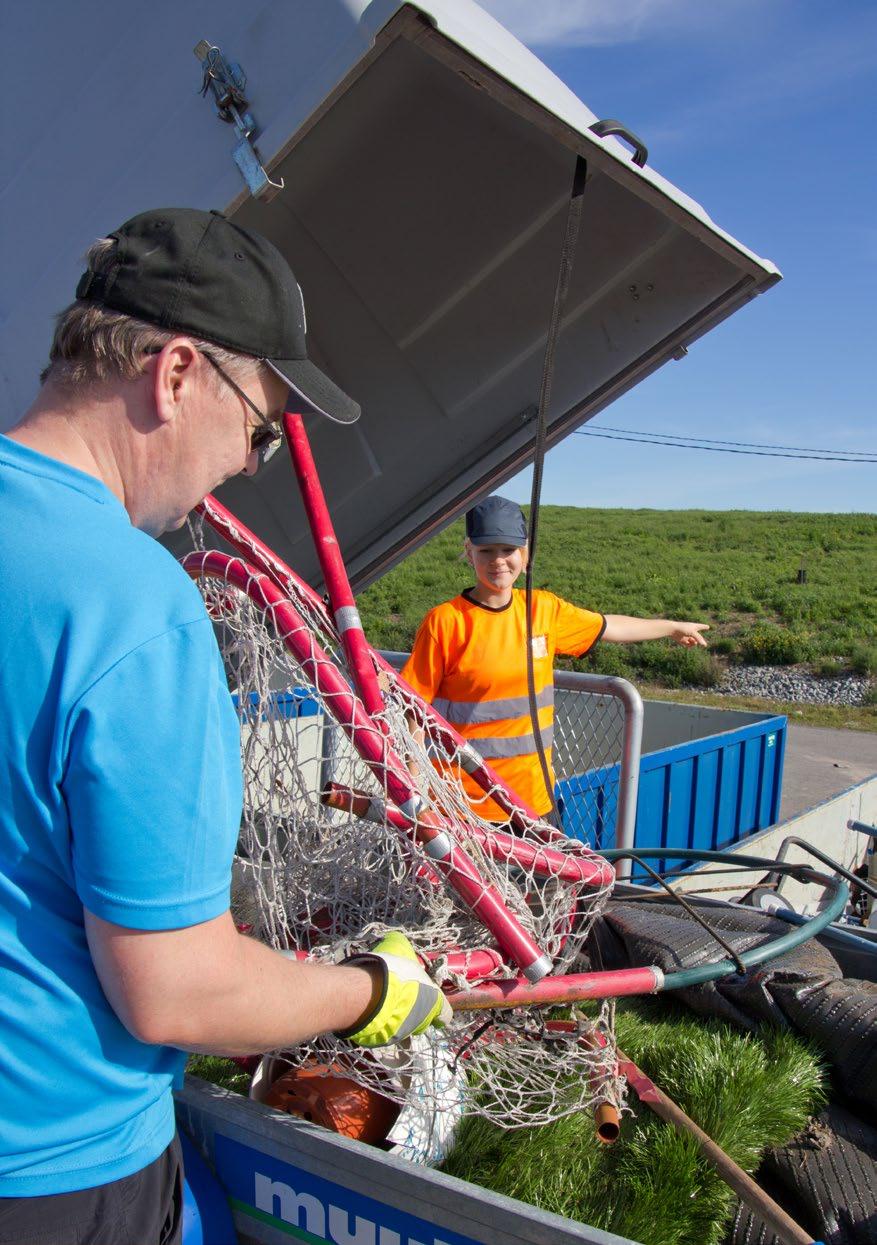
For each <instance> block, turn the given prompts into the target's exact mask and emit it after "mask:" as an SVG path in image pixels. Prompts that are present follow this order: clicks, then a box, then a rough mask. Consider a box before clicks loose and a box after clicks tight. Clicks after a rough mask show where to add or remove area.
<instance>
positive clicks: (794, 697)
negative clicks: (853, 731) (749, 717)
mask: <svg viewBox="0 0 877 1245" xmlns="http://www.w3.org/2000/svg"><path fill="white" fill-rule="evenodd" d="M869 687H870V679H867V678H865V677H863V676H861V675H857V674H843V675H838V676H837V677H835V678H829V679H819V678H817V677H816V675H814V674H810V672H809V671H807V670H801V669H799V668H798V667H796V666H729V667H728V669H727V670H726V671H725V675H724V678H723V679H722V682H721V683H720V684H719V686H718V687H714V688H711V689H710V690H711V691H714V692H718V693H720V694H724V695H726V696H768V697H770V698H771V699H772V700H788V701H797V702H798V703H803V704H809V705H861V704H862V703H863V701H864V698H865V693H866V691H867V690H868V688H869Z"/></svg>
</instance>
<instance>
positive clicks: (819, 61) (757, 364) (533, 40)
mask: <svg viewBox="0 0 877 1245" xmlns="http://www.w3.org/2000/svg"><path fill="white" fill-rule="evenodd" d="M480 2H481V4H482V7H483V8H485V9H487V10H488V11H489V12H491V13H492V14H493V15H494V16H495V17H496V18H497V19H498V20H499V21H501V22H502V23H503V25H505V26H506V27H507V28H508V29H510V30H511V31H512V32H513V33H514V34H516V35H517V37H518V38H520V39H521V40H522V41H523V42H524V43H526V44H527V45H528V46H529V47H530V48H532V49H533V51H534V52H535V53H536V54H537V55H538V56H539V57H540V59H541V60H543V61H545V63H546V64H547V65H548V66H549V67H550V68H551V69H552V70H553V71H554V72H555V73H556V74H557V75H558V77H560V78H562V79H563V80H564V81H565V82H566V83H567V84H568V85H569V86H570V87H571V88H572V89H573V90H574V91H575V93H576V94H577V95H578V96H579V97H580V98H581V99H582V100H583V101H584V102H585V104H587V105H588V107H589V108H590V109H591V110H592V111H593V112H595V113H596V114H597V115H598V116H600V117H617V118H618V119H620V120H622V121H623V122H624V123H625V124H626V125H628V126H629V127H630V128H631V129H632V130H633V131H634V132H635V133H637V134H639V135H640V136H641V137H642V139H643V141H644V142H645V143H646V144H647V146H648V148H649V163H650V165H652V166H653V167H654V168H656V169H657V170H658V171H659V172H661V173H662V174H663V175H664V176H665V177H668V178H669V179H670V180H671V181H672V182H674V183H675V184H676V185H677V186H679V187H680V188H681V189H682V190H684V191H685V192H686V193H687V194H689V195H691V196H692V197H693V198H694V199H696V200H698V201H699V202H700V203H701V204H702V205H703V206H704V208H705V209H706V211H707V212H708V213H709V214H710V215H711V216H712V218H713V220H715V221H716V223H717V224H719V225H721V226H722V227H723V228H724V229H726V230H727V231H728V232H729V233H731V234H732V235H733V236H734V237H736V238H738V239H739V240H740V241H741V242H743V243H744V244H745V245H746V246H748V247H749V248H750V249H752V250H753V251H755V252H756V253H757V254H759V255H763V256H765V257H766V258H768V259H771V260H773V262H774V263H775V264H777V266H778V267H779V268H780V270H781V271H782V273H783V277H784V279H783V281H782V282H781V283H780V284H779V285H778V286H775V287H774V288H773V289H772V290H769V291H768V292H767V293H766V294H764V295H762V296H761V297H759V298H758V299H756V300H755V301H754V302H753V303H750V304H749V305H748V306H746V307H744V308H742V309H741V310H740V311H738V312H737V313H735V314H734V315H733V316H732V317H731V318H730V319H729V320H727V321H726V322H725V323H724V324H722V325H720V326H719V327H718V328H716V329H714V330H713V331H712V332H711V333H709V334H708V335H707V336H706V337H704V338H702V339H701V340H700V341H699V342H696V343H695V344H694V346H693V347H692V349H691V352H690V354H689V355H688V357H687V358H686V359H685V360H683V361H682V362H679V363H672V364H669V365H668V366H667V367H665V368H663V369H661V370H660V371H659V372H658V373H656V374H655V375H654V376H652V377H650V378H648V379H647V380H646V381H644V382H643V383H642V384H641V385H640V386H639V387H638V388H637V389H635V390H634V391H633V392H632V393H630V394H627V395H626V396H625V397H623V398H621V399H619V400H618V401H617V402H616V403H614V405H612V406H611V407H609V408H608V409H607V410H606V411H604V412H602V413H601V414H600V415H598V416H597V417H596V418H595V420H594V421H592V423H591V424H590V425H587V426H588V427H592V428H595V429H599V428H600V427H601V426H604V425H609V426H612V427H621V428H630V429H639V430H643V431H653V432H663V433H681V434H689V435H692V436H699V437H709V438H724V439H733V440H739V441H748V442H759V443H770V444H781V445H793V446H805V447H814V448H823V447H825V448H829V449H835V450H841V449H845V450H849V451H851V452H853V453H854V452H855V451H856V450H863V451H867V450H870V451H877V401H875V396H874V393H875V383H877V382H875V375H874V371H875V366H877V314H875V310H877V171H875V170H877V3H875V0H538V2H533V0H480ZM529 488H530V484H529V472H528V473H526V474H525V475H522V476H519V477H517V478H516V480H515V481H513V482H511V483H510V484H508V485H506V486H505V490H504V491H505V492H506V493H508V494H509V495H511V496H514V497H515V498H516V499H517V500H519V501H525V500H527V499H528V497H529ZM542 497H543V501H545V502H548V503H552V502H553V503H558V504H564V505H579V506H628V507H636V506H649V507H658V508H685V507H705V508H719V509H736V508H739V509H757V510H761V509H765V510H768V509H782V510H815V511H867V512H873V511H874V510H875V509H877V506H875V498H877V463H875V464H874V465H870V464H869V465H858V464H853V463H819V462H801V461H795V460H792V459H784V458H761V457H744V456H739V455H735V454H717V453H708V452H702V451H697V450H689V449H670V448H654V447H653V446H646V445H639V444H633V443H627V442H619V441H608V440H606V441H602V440H598V439H597V438H592V437H583V436H572V437H569V438H568V439H567V440H566V441H565V442H564V443H563V446H562V448H558V449H555V450H554V451H553V452H551V453H549V455H548V458H547V460H546V470H545V477H544V482H543V492H542Z"/></svg>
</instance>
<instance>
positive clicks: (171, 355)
mask: <svg viewBox="0 0 877 1245" xmlns="http://www.w3.org/2000/svg"><path fill="white" fill-rule="evenodd" d="M200 364H201V356H200V355H199V353H198V350H197V348H196V347H195V346H194V344H193V343H192V341H191V340H190V339H189V338H188V337H172V338H171V340H170V341H169V342H168V343H167V345H166V346H165V347H164V348H163V349H162V350H161V351H160V352H159V353H158V354H157V355H156V356H155V364H154V367H153V372H152V386H153V392H152V396H153V398H154V400H155V410H156V414H157V415H158V419H159V422H160V423H163V424H168V423H170V422H171V421H172V420H174V419H176V418H177V416H178V415H179V414H180V412H181V410H182V409H183V406H184V405H185V402H186V399H187V397H188V396H189V393H190V392H191V390H192V388H193V386H194V385H195V384H196V383H197V380H198V371H199V367H200Z"/></svg>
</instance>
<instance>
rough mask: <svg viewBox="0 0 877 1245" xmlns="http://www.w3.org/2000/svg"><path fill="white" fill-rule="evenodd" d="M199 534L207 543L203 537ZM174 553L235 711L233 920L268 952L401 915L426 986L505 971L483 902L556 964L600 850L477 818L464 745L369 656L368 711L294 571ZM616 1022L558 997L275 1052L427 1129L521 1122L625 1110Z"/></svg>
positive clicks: (358, 933)
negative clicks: (461, 870)
mask: <svg viewBox="0 0 877 1245" xmlns="http://www.w3.org/2000/svg"><path fill="white" fill-rule="evenodd" d="M243 530H244V532H245V531H246V529H243ZM197 543H198V544H199V545H200V546H201V549H202V550H203V537H202V535H201V534H200V532H199V533H198V535H197ZM235 543H237V544H238V546H239V547H241V544H242V543H245V538H244V537H241V539H240V540H238V541H236V542H235ZM263 553H264V549H263ZM255 561H256V562H257V565H258V564H259V558H258V557H256V558H255ZM184 564H185V565H186V567H187V570H189V573H190V574H192V576H193V578H195V579H196V582H197V583H198V585H199V587H200V589H201V591H202V594H203V596H204V599H205V602H206V605H207V609H208V612H209V614H210V616H211V617H212V619H213V620H214V623H215V625H216V628H217V633H218V636H219V639H220V645H221V648H222V651H223V656H224V659H225V663H226V667H227V670H228V672H229V678H230V682H231V683H232V690H233V691H234V692H235V698H236V704H237V708H238V714H239V717H240V722H241V747H242V757H243V768H244V775H245V804H244V816H243V824H242V829H241V835H240V840H239V845H238V850H237V855H236V858H235V862H234V881H233V904H232V906H233V911H234V914H235V917H236V919H237V921H238V922H239V924H241V925H242V926H246V927H248V928H249V929H250V930H251V932H252V934H253V935H254V936H255V937H257V938H259V939H261V940H263V941H265V942H267V943H269V944H270V945H271V946H273V947H275V948H277V949H280V950H284V951H288V950H295V951H297V952H298V953H300V954H301V953H304V954H306V955H307V956H308V957H309V958H312V959H315V960H323V961H337V960H340V959H342V958H343V957H344V956H346V955H349V954H352V953H354V952H357V951H362V950H365V949H367V948H368V947H369V946H371V945H373V944H374V942H375V941H376V940H377V939H379V938H380V937H381V936H382V934H384V933H385V932H386V931H388V930H390V929H402V930H404V932H405V933H406V934H407V936H408V937H409V938H410V940H411V942H412V943H413V944H414V946H415V948H416V949H417V951H418V952H419V953H420V954H421V956H422V957H423V958H424V960H425V961H426V962H427V963H428V965H429V970H430V971H431V973H432V975H433V976H434V978H435V979H436V980H437V981H438V982H439V983H440V984H442V985H450V986H452V987H453V988H454V989H455V990H457V991H467V990H469V989H470V988H471V986H472V985H473V984H476V983H478V982H480V981H483V980H485V979H489V980H491V981H497V980H504V979H512V978H517V979H520V972H521V969H520V967H518V966H517V965H516V964H515V963H513V962H511V961H510V959H509V958H508V956H507V954H506V953H505V952H504V951H503V950H502V948H501V947H500V945H498V942H497V940H496V938H494V937H493V936H492V935H491V934H490V933H489V932H488V931H487V929H486V928H485V925H484V924H483V923H482V920H481V919H480V918H479V915H476V913H475V911H473V908H475V909H478V908H479V902H480V900H481V899H482V898H484V897H485V896H487V897H489V899H490V901H491V903H492V902H494V901H498V902H499V906H500V907H504V908H505V909H506V910H507V911H508V913H510V914H511V916H512V918H513V919H514V921H515V922H516V923H517V926H518V927H519V928H520V929H521V930H522V931H524V935H525V937H529V938H530V939H532V940H533V942H534V943H535V944H537V945H538V948H539V950H541V951H542V952H543V953H544V955H546V956H548V957H549V958H550V960H551V964H552V969H551V971H552V973H553V974H559V973H563V972H565V971H567V970H568V969H569V968H570V967H571V966H572V965H573V964H574V961H575V959H576V957H577V955H578V954H579V952H580V950H581V948H582V944H583V943H584V941H585V939H586V938H587V936H588V932H589V930H590V927H591V925H592V923H593V921H594V919H595V918H596V916H597V915H598V913H599V912H600V910H601V909H602V907H603V906H604V905H605V902H606V900H607V899H608V896H609V891H610V882H611V877H610V875H609V871H608V870H607V869H605V868H604V870H603V872H602V873H598V875H597V878H596V882H595V878H594V876H592V875H591V874H588V873H587V871H586V872H585V876H586V879H587V880H583V878H582V877H579V876H578V874H577V873H576V867H577V864H576V862H581V861H584V862H585V863H586V864H587V863H589V862H591V861H599V858H598V857H594V856H593V855H592V854H591V853H590V852H589V851H588V849H587V848H585V847H584V846H583V844H581V843H579V842H577V841H575V840H569V839H567V838H566V837H565V836H563V835H560V834H559V833H558V832H557V831H555V830H553V829H552V828H551V827H550V826H548V825H547V824H546V823H544V822H541V821H539V820H538V819H535V818H531V817H529V816H527V815H525V814H524V813H523V812H518V813H517V814H516V816H515V819H514V833H513V834H510V833H508V827H505V826H504V827H500V828H498V827H497V826H496V825H495V824H492V823H490V822H489V821H487V820H486V819H485V818H483V817H481V816H480V815H479V814H478V812H477V811H476V808H477V806H475V807H473V804H472V803H470V800H469V799H467V797H466V794H465V792H464V790H463V787H462V785H461V774H462V773H463V772H465V771H466V770H471V767H472V752H471V748H470V747H469V746H468V745H466V744H465V743H464V742H463V741H462V740H459V739H457V741H456V743H454V741H453V740H450V739H449V735H448V732H447V730H445V731H444V732H443V731H441V730H438V731H437V729H436V719H435V715H434V714H433V713H432V711H431V709H430V708H429V706H427V705H425V704H424V703H423V702H422V701H421V700H420V699H419V698H418V697H417V696H416V695H415V694H414V693H413V692H412V691H411V689H409V688H408V687H407V685H406V684H405V683H404V682H403V681H402V680H401V679H400V677H399V676H398V675H397V674H396V673H395V671H393V670H392V669H390V668H389V667H388V666H387V665H386V663H384V662H383V661H382V660H381V658H380V657H379V656H378V655H377V654H375V653H372V654H371V660H372V661H373V662H374V664H375V669H376V671H377V672H378V674H379V680H380V686H381V690H382V693H383V707H382V709H381V711H380V712H379V713H378V714H375V715H372V716H368V715H367V714H365V711H364V710H363V708H362V705H361V704H360V702H359V701H358V699H357V698H356V695H355V693H354V692H353V690H352V680H351V678H350V675H349V672H348V669H347V665H346V663H345V658H344V651H343V647H342V644H341V641H340V638H339V634H338V631H337V630H336V628H335V625H334V622H333V620H332V619H331V618H330V616H329V614H328V612H327V611H326V609H325V608H324V607H323V605H322V603H321V602H320V601H319V599H318V598H316V597H315V596H314V594H313V593H312V592H311V590H310V589H308V588H307V585H304V584H301V583H300V582H299V581H297V580H296V578H295V577H294V576H291V573H289V572H288V571H287V572H286V576H285V579H284V582H283V591H282V594H279V595H281V596H282V600H280V601H279V603H278V602H277V601H275V602H274V603H271V602H269V601H266V599H265V594H264V581H265V576H264V575H263V574H261V573H260V572H259V571H258V570H257V569H256V568H255V567H254V566H253V565H252V564H250V563H249V562H247V561H243V560H242V559H223V558H222V555H219V558H218V560H217V562H215V563H211V562H210V555H208V554H204V553H202V554H200V555H199V554H194V555H189V557H188V558H187V559H185V560H184ZM262 565H264V557H263V559H262ZM278 565H279V566H282V564H280V563H278ZM230 567H231V568H232V569H233V570H234V572H235V573H234V574H233V575H232V574H231V572H230V570H229V568H230ZM284 570H286V568H284ZM272 578H273V579H274V581H275V582H276V581H277V579H278V575H277V574H274V575H273V576H272ZM232 581H233V582H232ZM287 605H291V606H292V607H293V609H292V611H290V610H289V609H287V608H286V607H287ZM292 649H294V650H295V651H294V652H293V651H291V650H292ZM351 723H353V725H352V726H351ZM352 740H353V741H354V742H352ZM354 744H355V746H354ZM363 754H365V756H370V755H371V756H372V759H371V761H370V763H367V762H366V760H364V759H363ZM372 754H375V755H377V756H378V757H379V760H378V762H375V761H374V759H373V755H372ZM400 763H401V767H403V769H402V772H403V775H404V778H405V780H406V781H407V782H409V783H410V784H411V785H412V786H414V787H415V788H416V789H417V791H418V793H419V796H420V798H421V800H422V802H423V808H428V809H430V810H432V813H433V815H434V816H435V817H437V818H438V819H439V820H440V821H441V822H442V823H443V824H446V825H449V826H450V827H451V828H452V831H453V841H454V843H455V846H456V848H457V849H459V850H460V851H462V852H464V853H465V855H466V857H467V858H468V860H469V861H470V862H471V864H472V866H474V876H475V877H476V878H477V879H478V884H479V887H480V888H481V890H480V892H479V896H478V898H476V900H475V902H474V903H473V901H472V897H471V895H469V896H468V897H466V896H465V895H464V896H463V897H461V894H460V893H458V890H455V889H454V887H453V886H452V885H448V881H447V877H446V876H443V875H442V871H441V869H440V868H439V867H438V864H437V861H436V859H435V855H434V854H430V850H429V843H428V842H424V841H418V840H417V839H416V837H413V836H412V835H411V834H410V833H406V832H405V826H404V823H405V817H404V816H403V814H402V813H401V812H400V811H399V807H398V804H394V802H393V799H392V792H393V790H394V789H396V788H394V785H393V783H394V776H395V780H396V783H397V787H398V777H399V769H400ZM504 790H505V789H504V788H502V789H501V788H500V786H499V785H498V784H497V785H496V786H492V787H489V789H488V790H487V791H486V793H485V794H486V796H487V797H491V796H496V797H497V798H500V797H501V795H502V792H503V791H504ZM327 801H328V802H327ZM491 807H495V806H494V805H491ZM423 808H422V809H421V811H420V812H419V813H418V817H422V816H423ZM504 832H505V833H504ZM549 848H550V851H551V853H553V854H554V856H555V857H556V858H559V859H560V860H561V861H568V862H569V864H570V869H571V877H568V876H563V877H560V876H557V874H558V872H559V870H558V867H557V865H556V863H555V866H554V868H553V872H552V871H546V869H545V868H544V857H545V855H546V850H547V849H549ZM603 863H604V862H602V861H601V862H600V864H601V865H602V864H603ZM540 865H541V866H543V867H540ZM560 872H562V870H560ZM558 1014H559V1015H561V1016H562V1017H563V1018H562V1019H561V1020H560V1021H555V1020H553V1019H552V1015H554V1016H556V1015H558ZM611 1019H612V1011H611V1005H610V1004H608V1003H605V1002H604V1003H603V1004H602V1006H601V1009H600V1012H599V1015H598V1017H597V1018H596V1019H593V1018H585V1017H583V1016H580V1015H577V1014H576V1013H575V1012H570V1010H569V1008H567V1009H566V1011H564V1012H563V1013H558V1012H556V1011H555V1012H552V1011H551V1010H550V1009H546V1008H543V1007H538V1008H536V1007H521V1008H514V1009H509V1010H502V1011H499V1010H495V1011H489V1012H485V1011H458V1012H456V1013H455V1018H454V1021H453V1023H452V1025H451V1026H450V1028H449V1029H448V1030H446V1031H445V1032H444V1033H443V1034H442V1035H439V1036H431V1035H426V1036H425V1037H424V1038H422V1039H418V1040H412V1041H409V1042H407V1043H403V1044H401V1045H399V1046H396V1047H392V1048H387V1049H386V1050H385V1051H377V1052H374V1053H371V1052H369V1053H367V1054H364V1053H363V1052H362V1051H361V1050H360V1049H358V1048H356V1047H354V1046H352V1045H351V1044H350V1043H348V1042H345V1041H344V1040H342V1039H339V1038H336V1037H334V1036H333V1035H326V1036H323V1037H320V1038H317V1039H315V1040H313V1041H312V1042H309V1043H307V1044H304V1045H302V1046H299V1047H297V1048H295V1049H294V1050H293V1051H286V1052H283V1056H284V1058H286V1059H288V1060H289V1061H290V1062H292V1063H299V1064H302V1063H313V1064H320V1065H325V1066H327V1067H331V1068H334V1069H336V1070H337V1069H339V1068H341V1069H343V1071H344V1074H345V1075H347V1076H350V1077H351V1078H353V1079H354V1080H356V1081H357V1082H358V1083H360V1084H362V1085H364V1086H367V1087H369V1088H370V1089H372V1090H375V1091H377V1092H379V1093H381V1094H383V1095H385V1096H387V1097H389V1098H391V1099H393V1100H394V1101H396V1102H398V1103H399V1104H400V1105H404V1104H405V1103H406V1102H407V1103H409V1104H410V1101H411V1096H412V1094H415V1095H416V1096H417V1098H418V1101H419V1110H420V1119H421V1122H423V1121H426V1126H427V1128H428V1127H430V1121H432V1122H434V1121H435V1119H436V1118H437V1117H438V1116H440V1115H441V1114H442V1113H447V1112H457V1113H459V1111H461V1110H465V1111H468V1112H477V1113H478V1114H481V1115H483V1116H485V1117H487V1118H489V1119H491V1120H493V1121H494V1122H496V1123H497V1124H500V1125H502V1126H503V1127H506V1128H516V1127H524V1126H532V1125H535V1124H540V1123H545V1122H548V1121H549V1120H553V1119H557V1118H559V1117H560V1116H563V1115H566V1114H569V1113H571V1112H574V1111H580V1110H583V1109H593V1108H595V1107H596V1106H597V1105H599V1104H600V1103H604V1102H609V1103H613V1104H614V1105H615V1106H617V1107H620V1106H622V1105H623V1104H622V1099H621V1093H622V1091H621V1088H620V1082H619V1078H618V1074H617V1066H616V1053H615V1047H614V1041H613V1037H612V1024H611ZM431 1033H432V1031H431Z"/></svg>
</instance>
